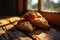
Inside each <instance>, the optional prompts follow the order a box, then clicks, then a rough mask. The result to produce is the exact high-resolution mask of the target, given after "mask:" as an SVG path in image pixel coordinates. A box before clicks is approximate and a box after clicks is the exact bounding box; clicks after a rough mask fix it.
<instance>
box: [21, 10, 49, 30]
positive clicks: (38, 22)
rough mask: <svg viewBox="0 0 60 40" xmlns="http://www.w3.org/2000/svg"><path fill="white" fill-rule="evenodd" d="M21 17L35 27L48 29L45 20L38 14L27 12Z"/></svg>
mask: <svg viewBox="0 0 60 40" xmlns="http://www.w3.org/2000/svg"><path fill="white" fill-rule="evenodd" d="M22 17H24V18H25V19H26V20H29V21H30V22H31V23H32V24H33V25H34V26H36V27H41V28H45V29H50V26H49V24H48V22H47V20H46V19H45V18H44V17H43V16H42V15H41V14H40V13H38V12H33V11H29V12H27V13H25V14H24V15H23V16H22Z"/></svg>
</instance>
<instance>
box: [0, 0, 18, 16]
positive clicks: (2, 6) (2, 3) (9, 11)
mask: <svg viewBox="0 0 60 40" xmlns="http://www.w3.org/2000/svg"><path fill="white" fill-rule="evenodd" d="M16 7H17V6H16V0H0V16H11V15H16V12H17V11H16Z"/></svg>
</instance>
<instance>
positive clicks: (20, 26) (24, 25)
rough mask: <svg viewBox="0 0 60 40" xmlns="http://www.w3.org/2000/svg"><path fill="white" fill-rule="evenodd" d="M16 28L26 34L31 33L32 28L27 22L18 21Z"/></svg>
mask: <svg viewBox="0 0 60 40" xmlns="http://www.w3.org/2000/svg"><path fill="white" fill-rule="evenodd" d="M16 27H17V28H18V29H20V30H24V31H27V32H32V31H33V27H32V25H31V23H30V22H29V21H20V22H19V23H18V25H17V26H16Z"/></svg>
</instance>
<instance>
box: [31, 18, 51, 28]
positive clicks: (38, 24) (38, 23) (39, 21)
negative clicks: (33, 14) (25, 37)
mask: <svg viewBox="0 0 60 40" xmlns="http://www.w3.org/2000/svg"><path fill="white" fill-rule="evenodd" d="M31 23H32V24H33V25H34V26H36V27H41V28H44V29H50V26H49V24H48V22H47V21H46V19H45V18H43V17H41V18H36V19H34V20H32V21H31Z"/></svg>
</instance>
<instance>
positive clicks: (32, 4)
mask: <svg viewBox="0 0 60 40" xmlns="http://www.w3.org/2000/svg"><path fill="white" fill-rule="evenodd" d="M27 6H28V8H27V9H28V10H38V0H28V5H27Z"/></svg>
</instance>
